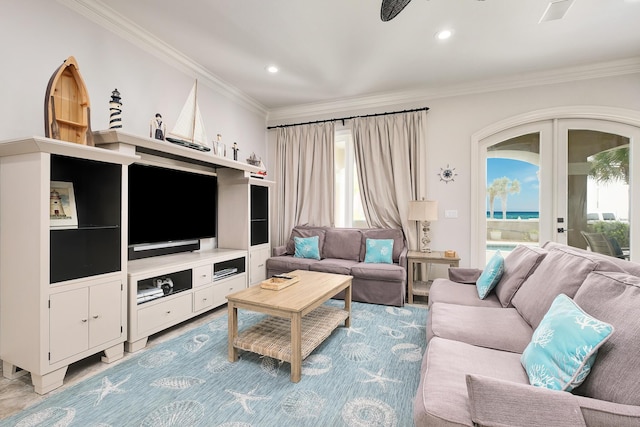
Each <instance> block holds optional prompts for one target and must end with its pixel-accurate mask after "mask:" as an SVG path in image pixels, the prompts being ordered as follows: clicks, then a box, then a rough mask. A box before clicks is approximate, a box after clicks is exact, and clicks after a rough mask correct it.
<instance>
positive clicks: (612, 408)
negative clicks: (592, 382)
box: [575, 396, 640, 427]
mask: <svg viewBox="0 0 640 427" xmlns="http://www.w3.org/2000/svg"><path fill="white" fill-rule="evenodd" d="M575 398H576V399H577V401H578V404H579V405H580V409H581V410H582V416H583V417H584V421H585V422H586V423H587V425H590V426H616V427H632V426H634V427H635V426H639V425H640V406H634V405H623V404H620V403H613V402H607V401H604V400H598V399H592V398H590V397H584V396H575Z"/></svg>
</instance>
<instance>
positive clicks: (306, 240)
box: [293, 236, 320, 259]
mask: <svg viewBox="0 0 640 427" xmlns="http://www.w3.org/2000/svg"><path fill="white" fill-rule="evenodd" d="M293 242H294V244H295V247H296V250H295V253H294V254H293V256H294V257H296V258H311V259H320V238H319V237H318V236H313V237H294V238H293Z"/></svg>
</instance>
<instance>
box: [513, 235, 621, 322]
mask: <svg viewBox="0 0 640 427" xmlns="http://www.w3.org/2000/svg"><path fill="white" fill-rule="evenodd" d="M612 259H614V258H612ZM594 270H605V271H621V270H620V268H619V267H617V266H616V265H615V264H613V263H612V262H610V261H608V260H606V259H604V258H603V259H597V258H592V257H589V256H587V255H585V254H581V253H579V252H577V251H573V250H571V249H567V248H565V247H556V248H553V249H552V250H550V251H549V253H548V254H547V256H545V257H544V259H543V260H542V262H540V265H539V266H538V268H536V270H535V271H534V272H533V273H532V274H531V276H529V277H528V278H527V279H526V280H525V281H524V283H523V284H522V286H520V289H519V290H518V292H516V294H515V295H514V297H513V299H512V300H511V303H512V304H513V306H514V307H515V308H516V309H517V310H518V312H519V313H520V314H521V315H522V317H523V318H524V319H525V320H526V321H527V322H529V324H530V325H531V326H532V327H533V328H534V329H535V328H537V327H538V325H539V324H540V321H541V320H542V317H543V316H544V315H545V313H546V312H547V311H548V310H549V307H551V303H552V302H553V300H554V299H555V298H556V296H558V295H560V294H565V295H567V296H568V297H569V298H573V297H574V295H575V294H576V292H577V291H578V288H579V287H580V285H582V282H584V280H585V279H586V278H587V275H588V274H589V273H591V272H592V271H594Z"/></svg>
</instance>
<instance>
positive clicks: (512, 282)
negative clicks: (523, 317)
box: [495, 245, 548, 307]
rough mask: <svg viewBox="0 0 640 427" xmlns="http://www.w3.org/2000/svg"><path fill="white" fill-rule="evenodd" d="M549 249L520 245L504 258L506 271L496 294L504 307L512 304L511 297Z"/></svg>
mask: <svg viewBox="0 0 640 427" xmlns="http://www.w3.org/2000/svg"><path fill="white" fill-rule="evenodd" d="M547 253H548V251H547V250H546V249H543V248H539V247H532V246H525V245H518V246H516V248H515V249H514V250H513V251H511V253H509V255H507V256H506V257H505V259H504V272H503V273H502V278H501V279H500V281H499V282H498V285H497V286H496V292H495V293H496V295H497V296H498V299H499V300H500V303H501V304H502V306H503V307H509V306H510V305H511V299H512V298H513V296H514V295H515V294H516V292H517V291H518V289H520V286H521V285H522V283H523V282H524V281H525V279H526V278H527V277H529V276H530V275H531V273H533V272H534V271H535V269H536V268H537V267H538V265H540V262H541V261H542V259H543V258H544V257H545V256H546V255H547Z"/></svg>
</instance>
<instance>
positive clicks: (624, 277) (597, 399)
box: [414, 242, 640, 426]
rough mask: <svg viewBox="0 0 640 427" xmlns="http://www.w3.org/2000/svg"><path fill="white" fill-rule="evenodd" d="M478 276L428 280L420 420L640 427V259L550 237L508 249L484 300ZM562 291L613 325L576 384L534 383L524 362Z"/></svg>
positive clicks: (453, 273) (469, 272)
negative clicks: (552, 387)
mask: <svg viewBox="0 0 640 427" xmlns="http://www.w3.org/2000/svg"><path fill="white" fill-rule="evenodd" d="M479 275H480V270H474V269H465V268H452V269H450V270H449V276H450V279H453V280H447V279H436V280H435V281H434V283H433V285H432V287H431V291H430V294H429V317H428V321H427V341H428V344H427V349H426V351H425V354H424V358H423V361H422V369H421V378H420V384H419V387H418V390H417V393H416V397H415V400H414V421H415V424H416V426H474V425H480V426H489V425H490V426H497V425H500V426H518V425H520V426H522V425H528V426H533V425H540V426H584V425H586V426H640V380H639V379H640V264H636V263H632V262H628V261H624V260H620V259H616V258H613V257H607V256H604V255H600V254H596V253H593V252H589V251H584V250H581V249H576V248H571V247H569V246H565V245H560V244H557V243H550V242H548V243H546V244H545V245H544V246H543V247H542V248H537V247H536V248H533V247H525V246H518V247H517V248H516V249H515V250H514V251H513V252H512V253H511V254H509V255H508V256H506V257H505V262H504V274H503V275H502V278H501V279H500V282H498V285H497V287H496V288H495V289H494V290H493V291H492V292H491V293H490V294H489V295H488V296H487V297H486V298H485V299H484V300H481V299H479V297H478V293H477V291H476V286H475V285H474V283H475V281H476V279H477V278H478V276H479ZM463 282H466V283H463ZM560 293H564V294H566V295H567V296H569V297H570V298H572V299H573V300H574V301H575V303H576V304H578V305H579V306H580V307H581V308H582V310H584V312H586V313H587V314H589V315H591V316H593V317H595V318H596V319H598V320H600V321H603V322H607V323H609V324H610V325H612V326H613V327H614V332H613V333H612V334H611V335H610V337H609V339H608V341H606V342H605V343H604V344H603V345H602V346H601V347H600V348H599V350H598V354H597V357H596V360H595V363H594V364H593V366H592V367H591V370H590V372H589V374H588V375H587V377H586V380H585V381H584V382H583V383H582V384H581V385H579V386H578V387H577V388H575V389H574V390H573V391H572V392H567V391H555V390H550V389H547V388H543V387H536V386H532V385H530V384H529V377H528V375H527V372H526V371H525V369H524V368H523V365H522V364H521V354H522V353H523V351H524V350H525V348H526V347H527V345H528V344H529V342H530V341H531V339H532V335H533V333H534V330H535V329H536V327H537V326H538V325H539V324H540V322H541V319H542V318H543V316H544V315H545V313H546V312H547V310H548V309H549V307H550V306H551V304H552V301H553V300H554V299H555V297H556V296H557V295H559V294H560Z"/></svg>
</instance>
